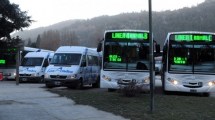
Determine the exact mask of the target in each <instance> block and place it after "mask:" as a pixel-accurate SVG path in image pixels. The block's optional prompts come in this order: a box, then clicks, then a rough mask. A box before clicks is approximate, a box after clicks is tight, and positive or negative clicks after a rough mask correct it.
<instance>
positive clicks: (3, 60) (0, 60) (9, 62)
mask: <svg viewBox="0 0 215 120" xmlns="http://www.w3.org/2000/svg"><path fill="white" fill-rule="evenodd" d="M5 67H16V54H13V53H1V54H0V68H5Z"/></svg>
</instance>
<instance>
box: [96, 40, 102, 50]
mask: <svg viewBox="0 0 215 120" xmlns="http://www.w3.org/2000/svg"><path fill="white" fill-rule="evenodd" d="M101 51H102V42H99V44H98V46H97V52H101Z"/></svg>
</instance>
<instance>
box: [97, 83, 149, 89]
mask: <svg viewBox="0 0 215 120" xmlns="http://www.w3.org/2000/svg"><path fill="white" fill-rule="evenodd" d="M126 86H128V84H119V83H117V82H111V81H107V80H101V82H100V87H101V88H108V89H121V88H124V87H126ZM135 86H137V87H139V88H141V89H142V90H143V91H149V90H150V84H136V85H135Z"/></svg>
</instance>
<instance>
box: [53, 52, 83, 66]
mask: <svg viewBox="0 0 215 120" xmlns="http://www.w3.org/2000/svg"><path fill="white" fill-rule="evenodd" d="M80 60H81V54H77V53H56V54H55V55H54V56H53V58H52V59H51V62H50V64H55V65H57V64H58V65H79V63H80Z"/></svg>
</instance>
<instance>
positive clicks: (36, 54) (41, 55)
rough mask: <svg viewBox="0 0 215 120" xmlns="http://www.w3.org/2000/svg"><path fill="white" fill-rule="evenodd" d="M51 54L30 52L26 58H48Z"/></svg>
mask: <svg viewBox="0 0 215 120" xmlns="http://www.w3.org/2000/svg"><path fill="white" fill-rule="evenodd" d="M50 53H51V52H29V53H27V54H26V55H25V57H47V56H48V55H49V54H50Z"/></svg>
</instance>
